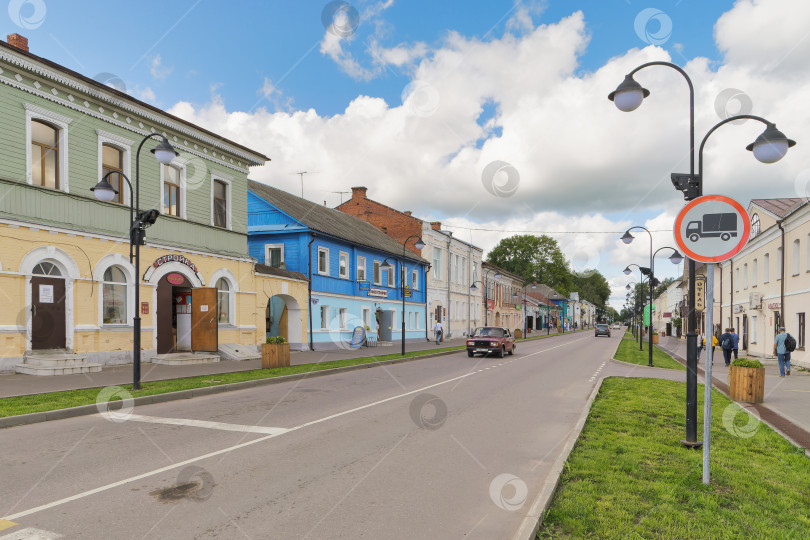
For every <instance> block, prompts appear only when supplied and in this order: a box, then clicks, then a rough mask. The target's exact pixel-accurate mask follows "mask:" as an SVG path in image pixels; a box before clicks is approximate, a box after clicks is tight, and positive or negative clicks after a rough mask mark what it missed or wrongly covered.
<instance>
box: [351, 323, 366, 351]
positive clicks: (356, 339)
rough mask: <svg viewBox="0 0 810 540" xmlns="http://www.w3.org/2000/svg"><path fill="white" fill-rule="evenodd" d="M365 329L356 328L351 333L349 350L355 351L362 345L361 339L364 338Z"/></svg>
mask: <svg viewBox="0 0 810 540" xmlns="http://www.w3.org/2000/svg"><path fill="white" fill-rule="evenodd" d="M365 334H366V332H365V329H364V328H363V327H362V326H356V327H355V328H354V331H353V332H352V342H351V344H350V346H351V348H353V349H357V348H358V347H360V346H362V345H363V338H364V337H365Z"/></svg>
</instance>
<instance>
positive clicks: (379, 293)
mask: <svg viewBox="0 0 810 540" xmlns="http://www.w3.org/2000/svg"><path fill="white" fill-rule="evenodd" d="M366 294H368V296H373V297H374V298H388V289H377V288H375V287H370V288H369V289H368V293H366Z"/></svg>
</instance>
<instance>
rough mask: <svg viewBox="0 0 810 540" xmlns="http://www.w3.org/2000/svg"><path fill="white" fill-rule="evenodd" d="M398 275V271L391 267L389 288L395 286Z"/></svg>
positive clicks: (389, 270) (389, 269)
mask: <svg viewBox="0 0 810 540" xmlns="http://www.w3.org/2000/svg"><path fill="white" fill-rule="evenodd" d="M396 273H397V271H396V270H394V265H391V267H390V268H388V286H389V287H393V286H394V277H395V275H396Z"/></svg>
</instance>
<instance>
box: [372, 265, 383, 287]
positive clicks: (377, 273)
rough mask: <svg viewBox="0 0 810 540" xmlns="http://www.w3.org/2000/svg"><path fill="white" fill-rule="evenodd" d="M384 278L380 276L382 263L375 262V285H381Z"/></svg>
mask: <svg viewBox="0 0 810 540" xmlns="http://www.w3.org/2000/svg"><path fill="white" fill-rule="evenodd" d="M381 283H382V277H381V276H380V261H374V285H380V284H381Z"/></svg>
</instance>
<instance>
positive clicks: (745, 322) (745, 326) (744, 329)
mask: <svg viewBox="0 0 810 540" xmlns="http://www.w3.org/2000/svg"><path fill="white" fill-rule="evenodd" d="M742 348H743V349H744V350H748V315H743V322H742Z"/></svg>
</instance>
